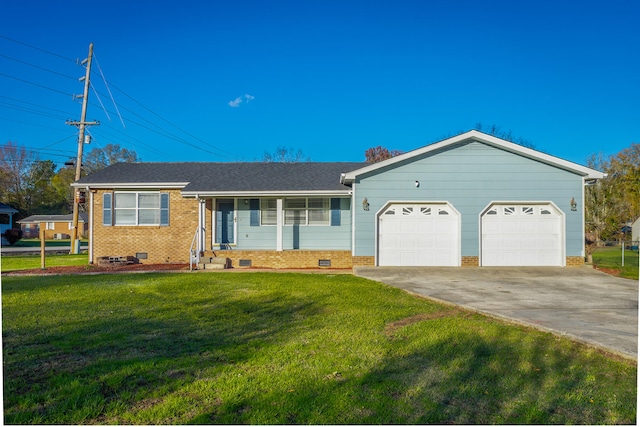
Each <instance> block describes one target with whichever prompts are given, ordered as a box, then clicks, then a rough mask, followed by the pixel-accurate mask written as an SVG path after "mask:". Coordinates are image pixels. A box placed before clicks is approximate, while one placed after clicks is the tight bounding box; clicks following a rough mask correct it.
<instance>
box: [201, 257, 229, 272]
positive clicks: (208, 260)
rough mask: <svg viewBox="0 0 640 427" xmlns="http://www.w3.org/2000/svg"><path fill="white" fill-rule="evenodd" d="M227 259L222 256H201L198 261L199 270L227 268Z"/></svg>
mask: <svg viewBox="0 0 640 427" xmlns="http://www.w3.org/2000/svg"><path fill="white" fill-rule="evenodd" d="M228 265H229V260H228V259H227V258H223V257H201V258H200V262H199V263H198V269H199V270H222V269H225V268H227V267H228Z"/></svg>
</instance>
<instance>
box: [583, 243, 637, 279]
mask: <svg viewBox="0 0 640 427" xmlns="http://www.w3.org/2000/svg"><path fill="white" fill-rule="evenodd" d="M593 266H594V267H596V268H601V269H605V270H607V271H608V272H611V273H613V274H616V275H618V276H620V277H625V278H627V279H635V280H638V270H639V267H638V251H632V250H630V249H625V251H624V266H623V265H622V247H621V246H605V247H602V248H597V249H596V250H595V251H593Z"/></svg>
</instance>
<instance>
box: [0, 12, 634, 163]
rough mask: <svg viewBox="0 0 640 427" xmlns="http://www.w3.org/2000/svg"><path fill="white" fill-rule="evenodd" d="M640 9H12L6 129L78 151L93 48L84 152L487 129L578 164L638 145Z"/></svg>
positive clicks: (242, 153) (5, 35)
mask: <svg viewBox="0 0 640 427" xmlns="http://www.w3.org/2000/svg"><path fill="white" fill-rule="evenodd" d="M639 16H640V2H638V1H636V0H627V1H625V0H613V1H607V2H595V1H558V0H554V1H549V0H536V1H526V0H523V1H492V0H483V1H479V0H477V1H470V0H422V1H402V0H396V1H375V0H368V1H349V0H341V1H333V0H322V1H302V0H300V1H277V0H270V1H242V0H239V1H202V0H199V1H192V0H183V1H179V2H178V1H163V0H156V1H131V0H129V1H123V0H110V1H95V2H80V1H75V0H71V1H65V2H51V1H30V0H24V1H20V2H17V1H16V2H3V5H2V7H1V12H0V138H2V141H1V142H2V143H5V142H7V141H13V142H15V143H17V144H19V145H24V146H27V147H29V148H32V149H34V150H36V151H37V152H38V153H39V154H40V157H41V158H43V159H47V158H49V159H52V160H54V161H56V162H59V163H63V162H64V160H66V158H69V157H73V156H74V155H75V152H76V135H77V129H76V128H75V127H73V126H68V125H66V124H65V120H67V119H68V120H79V118H80V111H81V104H80V101H77V100H76V101H74V100H73V99H72V94H74V93H75V94H79V93H82V83H81V82H79V81H78V80H77V79H78V78H79V77H81V76H82V75H84V69H83V68H81V67H80V66H78V65H77V64H76V62H75V59H76V58H79V59H84V58H86V57H87V53H88V48H89V44H90V43H93V44H94V53H95V56H94V62H93V67H92V68H93V69H92V77H91V81H92V84H93V86H94V89H95V91H91V92H90V95H89V100H90V104H89V110H88V114H87V119H88V120H99V121H100V122H101V125H100V126H94V127H91V128H90V129H89V131H90V133H91V135H92V137H93V142H92V143H91V144H90V145H88V146H85V150H90V149H91V148H94V147H102V146H105V145H106V144H109V143H116V144H120V145H121V146H122V147H126V148H129V149H133V150H135V151H136V152H137V153H138V155H139V156H140V157H141V158H142V160H143V161H160V162H163V161H255V160H261V159H262V158H263V156H264V153H265V152H274V151H275V150H276V148H277V147H280V146H284V147H287V148H292V149H294V150H302V151H303V153H304V154H305V155H306V156H307V157H309V158H310V159H311V160H313V161H361V160H364V151H365V150H366V149H367V148H369V147H373V146H377V145H382V146H385V147H387V148H389V149H398V150H403V151H409V150H412V149H415V148H419V147H422V146H424V145H427V144H429V143H432V142H435V141H438V140H441V139H443V138H445V137H447V136H452V135H455V134H458V133H460V132H462V131H466V130H469V129H473V128H474V127H475V126H476V124H477V123H482V125H484V126H485V127H486V126H490V125H497V126H499V127H500V128H501V129H502V130H503V131H511V132H512V134H513V135H514V136H516V137H519V138H522V139H525V140H527V141H529V142H530V143H532V144H533V145H534V146H535V148H536V149H539V150H541V151H544V152H546V153H548V154H552V155H555V156H558V157H561V158H564V159H567V160H570V161H574V162H577V163H580V164H584V163H585V162H586V159H587V157H589V156H590V155H591V154H594V153H603V154H605V155H609V154H615V153H617V152H618V151H620V150H621V149H623V148H626V147H628V146H629V145H630V144H631V143H632V142H640V102H639V100H640V84H639V77H638V73H639V71H640V31H639V30H638V26H637V19H638V17H639ZM104 80H106V82H107V83H108V86H107V85H106V84H105V83H104ZM109 90H110V92H111V94H112V96H113V99H114V100H115V105H116V106H117V108H116V106H114V102H113V101H112V99H111V97H110V96H109ZM96 93H97V94H96ZM101 104H102V105H101ZM103 106H104V107H103ZM105 110H106V112H105ZM117 111H119V113H120V115H118V113H117ZM121 120H122V122H124V126H123V124H122V122H121ZM85 152H86V151H85Z"/></svg>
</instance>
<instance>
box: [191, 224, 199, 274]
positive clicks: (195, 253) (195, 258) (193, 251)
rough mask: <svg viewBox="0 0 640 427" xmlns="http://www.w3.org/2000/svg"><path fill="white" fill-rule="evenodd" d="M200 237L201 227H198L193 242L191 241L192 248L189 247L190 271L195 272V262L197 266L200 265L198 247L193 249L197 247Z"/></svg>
mask: <svg viewBox="0 0 640 427" xmlns="http://www.w3.org/2000/svg"><path fill="white" fill-rule="evenodd" d="M199 236H200V226H199V225H198V228H196V232H195V233H194V235H193V240H191V246H189V271H193V264H194V261H195V264H198V262H199V261H200V255H199V254H198V248H197V247H196V248H195V249H194V248H193V247H194V246H195V245H196V242H197V241H198V238H199Z"/></svg>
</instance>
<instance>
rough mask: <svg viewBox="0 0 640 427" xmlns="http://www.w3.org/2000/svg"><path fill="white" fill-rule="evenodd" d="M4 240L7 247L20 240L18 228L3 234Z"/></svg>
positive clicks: (20, 232) (20, 231) (20, 233)
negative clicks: (7, 244) (7, 243)
mask: <svg viewBox="0 0 640 427" xmlns="http://www.w3.org/2000/svg"><path fill="white" fill-rule="evenodd" d="M3 236H4V238H5V239H7V242H9V246H12V245H13V244H15V243H16V242H17V241H18V240H20V239H22V230H21V229H19V228H10V229H8V230H7V231H5V232H4V234H3Z"/></svg>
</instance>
